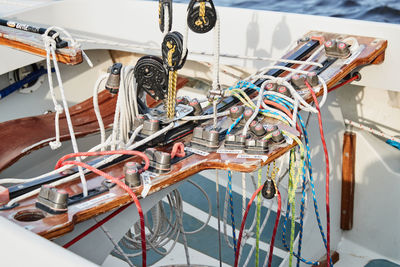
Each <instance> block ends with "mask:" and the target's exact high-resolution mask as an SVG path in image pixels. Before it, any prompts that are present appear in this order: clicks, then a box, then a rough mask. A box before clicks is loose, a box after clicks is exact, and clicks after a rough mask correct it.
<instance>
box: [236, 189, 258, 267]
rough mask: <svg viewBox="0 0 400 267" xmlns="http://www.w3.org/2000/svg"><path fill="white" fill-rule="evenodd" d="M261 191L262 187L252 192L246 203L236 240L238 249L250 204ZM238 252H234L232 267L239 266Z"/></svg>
mask: <svg viewBox="0 0 400 267" xmlns="http://www.w3.org/2000/svg"><path fill="white" fill-rule="evenodd" d="M262 189H263V186H260V187H259V188H257V190H256V191H255V192H254V194H253V195H252V197H251V199H250V201H249V203H247V208H246V212H245V213H244V216H243V220H242V224H241V226H240V232H239V238H238V247H240V243H241V241H242V236H243V229H244V225H245V224H246V219H247V215H248V213H249V210H250V207H251V204H252V203H253V201H254V199H255V198H256V196H257V195H258V194H259V193H260V192H261V190H262ZM238 261H239V250H237V251H236V253H235V265H234V267H237V266H238V264H239V262H238Z"/></svg>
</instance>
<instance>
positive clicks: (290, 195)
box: [288, 149, 296, 267]
mask: <svg viewBox="0 0 400 267" xmlns="http://www.w3.org/2000/svg"><path fill="white" fill-rule="evenodd" d="M290 163H291V164H290V172H289V188H288V201H289V203H290V205H291V208H292V219H291V225H290V226H291V227H290V246H289V267H292V261H293V243H294V222H295V221H294V218H295V214H296V213H295V189H294V187H295V186H294V181H293V180H294V169H295V168H294V164H295V159H294V149H292V150H291V151H290Z"/></svg>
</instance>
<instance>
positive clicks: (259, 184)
mask: <svg viewBox="0 0 400 267" xmlns="http://www.w3.org/2000/svg"><path fill="white" fill-rule="evenodd" d="M261 178H262V169H261V168H260V169H258V186H257V188H259V187H260V186H261ZM260 192H261V191H260ZM260 216H261V194H260V193H258V196H257V224H256V262H255V263H256V267H258V263H259V252H260Z"/></svg>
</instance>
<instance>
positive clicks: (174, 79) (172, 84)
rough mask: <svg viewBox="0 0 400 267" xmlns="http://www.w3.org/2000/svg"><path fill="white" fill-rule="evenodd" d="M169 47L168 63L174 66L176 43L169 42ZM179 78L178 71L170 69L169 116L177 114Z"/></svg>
mask: <svg viewBox="0 0 400 267" xmlns="http://www.w3.org/2000/svg"><path fill="white" fill-rule="evenodd" d="M167 47H168V49H169V50H168V58H167V59H168V65H169V66H170V67H173V63H172V56H173V54H174V52H175V47H176V46H175V45H172V44H171V43H170V42H167ZM177 79H178V73H177V71H171V70H170V71H169V74H168V100H167V117H168V118H169V119H173V118H174V116H175V102H176V82H177Z"/></svg>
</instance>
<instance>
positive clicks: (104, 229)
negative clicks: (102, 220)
mask: <svg viewBox="0 0 400 267" xmlns="http://www.w3.org/2000/svg"><path fill="white" fill-rule="evenodd" d="M94 221H95V222H96V223H98V222H99V221H98V220H97V218H94ZM100 229H101V230H102V231H103V232H104V234H105V235H106V236H107V238H108V239H109V240H110V242H111V243H112V244H113V245H114V248H115V249H116V250H118V252H119V253H120V255H122V257H124V259H125V262H126V263H127V264H128V265H129V266H130V267H134V265H133V264H132V262H131V260H130V259H129V257H128V256H127V255H126V254H125V252H124V251H123V250H122V248H121V246H120V245H118V242H116V241H115V240H114V238H113V237H112V235H111V233H110V232H109V231H108V229H107V228H106V227H105V226H104V225H101V226H100Z"/></svg>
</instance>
